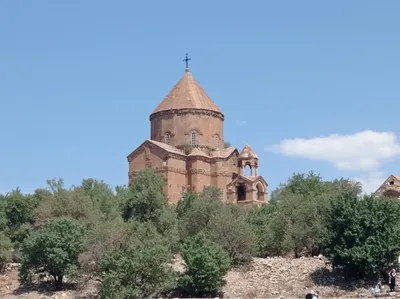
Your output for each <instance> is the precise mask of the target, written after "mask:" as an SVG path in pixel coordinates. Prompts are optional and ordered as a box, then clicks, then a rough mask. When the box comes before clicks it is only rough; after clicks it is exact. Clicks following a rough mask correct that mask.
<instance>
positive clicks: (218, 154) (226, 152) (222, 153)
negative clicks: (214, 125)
mask: <svg viewBox="0 0 400 299" xmlns="http://www.w3.org/2000/svg"><path fill="white" fill-rule="evenodd" d="M235 152H236V153H238V154H239V151H238V150H237V149H236V147H228V148H223V149H217V150H215V151H212V152H211V157H213V158H229V157H230V156H231V155H232V154H233V153H235Z"/></svg>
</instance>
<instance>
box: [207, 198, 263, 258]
mask: <svg viewBox="0 0 400 299" xmlns="http://www.w3.org/2000/svg"><path fill="white" fill-rule="evenodd" d="M246 216H247V211H246V210H245V208H243V207H242V206H238V205H224V206H223V207H222V209H221V210H220V213H219V214H216V215H214V216H213V217H212V219H211V220H210V223H209V224H208V226H207V229H206V234H207V236H208V237H209V238H210V239H211V240H212V241H214V242H215V243H216V244H219V245H220V246H221V247H222V248H224V249H225V250H226V251H227V252H228V253H229V257H230V259H231V260H232V263H233V264H241V263H247V262H250V261H251V259H252V257H253V256H254V255H255V254H256V252H257V236H256V234H255V232H254V231H253V229H252V227H251V225H250V224H249V223H248V222H247V221H246Z"/></svg>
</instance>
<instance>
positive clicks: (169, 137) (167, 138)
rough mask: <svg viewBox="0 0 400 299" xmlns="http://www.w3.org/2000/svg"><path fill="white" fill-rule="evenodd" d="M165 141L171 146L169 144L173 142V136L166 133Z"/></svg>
mask: <svg viewBox="0 0 400 299" xmlns="http://www.w3.org/2000/svg"><path fill="white" fill-rule="evenodd" d="M164 140H165V143H166V144H168V145H169V143H170V142H171V136H170V135H169V133H165V135H164Z"/></svg>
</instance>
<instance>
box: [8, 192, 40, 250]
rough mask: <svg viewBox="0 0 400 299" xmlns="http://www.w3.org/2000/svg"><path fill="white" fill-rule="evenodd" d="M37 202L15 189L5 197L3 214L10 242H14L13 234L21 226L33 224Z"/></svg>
mask: <svg viewBox="0 0 400 299" xmlns="http://www.w3.org/2000/svg"><path fill="white" fill-rule="evenodd" d="M38 203H39V201H38V200H37V198H35V197H34V196H32V195H24V194H22V193H21V190H20V189H19V188H17V189H16V190H13V191H11V192H10V193H8V194H7V195H6V197H5V214H6V217H7V227H8V232H9V235H10V237H11V240H12V241H13V242H14V241H15V237H14V234H15V233H16V232H17V231H18V230H19V228H20V226H21V225H23V224H33V223H34V222H35V212H36V207H37V206H38Z"/></svg>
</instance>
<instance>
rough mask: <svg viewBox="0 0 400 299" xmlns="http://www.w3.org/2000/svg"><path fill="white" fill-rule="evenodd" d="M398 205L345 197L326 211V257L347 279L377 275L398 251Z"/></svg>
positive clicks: (390, 200) (387, 201) (397, 203)
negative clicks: (339, 268)
mask: <svg viewBox="0 0 400 299" xmlns="http://www.w3.org/2000/svg"><path fill="white" fill-rule="evenodd" d="M399 244H400V202H399V201H397V200H393V199H390V198H374V197H372V196H364V198H362V199H360V198H359V197H357V196H355V195H354V194H347V195H344V196H342V197H341V198H339V199H337V200H334V201H333V203H332V207H331V209H330V211H329V217H328V229H327V235H326V244H325V254H326V256H327V258H328V259H329V260H330V261H331V262H332V265H333V266H336V267H341V268H343V269H344V271H345V273H346V274H347V275H348V276H350V277H355V278H359V277H362V278H363V277H368V276H371V275H378V274H379V273H380V271H382V270H385V268H386V267H388V266H390V265H391V264H392V263H393V262H394V261H395V260H396V257H397V254H398V252H399V249H400V245H399Z"/></svg>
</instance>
